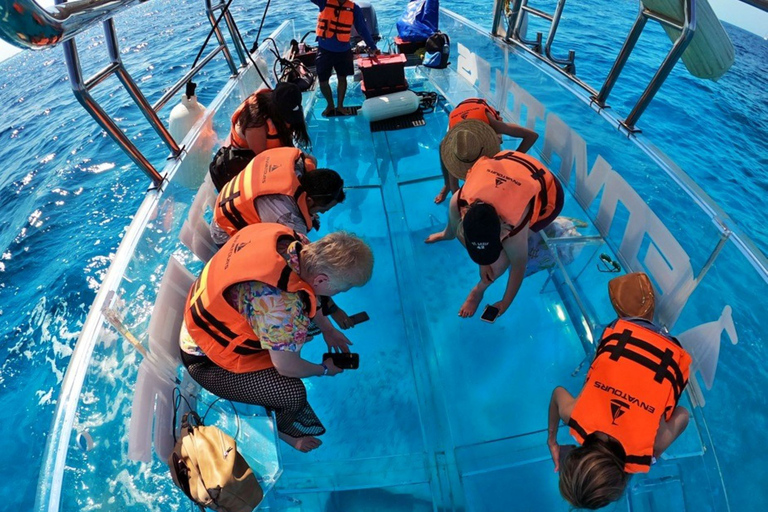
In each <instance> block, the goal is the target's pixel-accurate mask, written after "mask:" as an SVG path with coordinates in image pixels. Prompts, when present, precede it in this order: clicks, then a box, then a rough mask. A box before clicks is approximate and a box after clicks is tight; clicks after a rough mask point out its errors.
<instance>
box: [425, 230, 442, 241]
mask: <svg viewBox="0 0 768 512" xmlns="http://www.w3.org/2000/svg"><path fill="white" fill-rule="evenodd" d="M443 240H445V233H444V232H442V231H440V232H439V233H432V234H431V235H429V236H428V237H427V239H426V240H424V243H425V244H434V243H435V242H442V241H443Z"/></svg>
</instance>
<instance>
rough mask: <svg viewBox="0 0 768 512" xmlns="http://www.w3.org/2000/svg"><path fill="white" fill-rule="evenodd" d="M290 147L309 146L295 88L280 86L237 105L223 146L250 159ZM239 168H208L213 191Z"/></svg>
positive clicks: (300, 103)
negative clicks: (275, 149)
mask: <svg viewBox="0 0 768 512" xmlns="http://www.w3.org/2000/svg"><path fill="white" fill-rule="evenodd" d="M294 143H296V144H298V145H299V146H300V147H304V148H306V147H309V146H310V139H309V134H308V133H307V124H306V121H305V120H304V110H303V109H302V97H301V91H300V90H299V88H298V87H297V86H296V85H295V84H291V83H283V82H281V83H279V84H278V85H277V86H276V87H275V88H274V89H260V90H258V91H256V92H254V93H253V94H251V95H250V96H248V98H246V99H245V101H244V102H243V103H241V104H240V106H239V107H238V108H237V110H235V113H234V114H232V127H231V129H230V132H229V137H228V140H227V141H226V142H225V146H227V145H228V146H229V147H231V148H233V149H236V150H241V153H247V154H248V155H249V156H250V158H253V157H255V156H257V155H259V154H260V153H261V152H262V151H266V150H268V149H274V148H280V147H294ZM251 153H253V154H252V155H251ZM217 156H218V155H217ZM215 162H216V160H214V163H215ZM242 165H244V164H241V166H240V167H239V168H238V166H236V165H234V164H231V165H221V166H217V165H213V164H212V165H211V167H210V173H211V179H212V181H213V185H214V186H215V187H216V190H217V191H219V190H221V189H222V188H223V187H224V185H225V184H226V183H227V182H228V181H229V180H231V179H232V178H233V177H234V176H235V175H236V174H237V173H238V172H240V170H242Z"/></svg>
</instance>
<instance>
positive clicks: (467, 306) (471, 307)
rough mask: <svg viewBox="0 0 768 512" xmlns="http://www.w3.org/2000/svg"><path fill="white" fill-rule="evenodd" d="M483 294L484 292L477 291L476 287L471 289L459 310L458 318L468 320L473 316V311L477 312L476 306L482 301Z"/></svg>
mask: <svg viewBox="0 0 768 512" xmlns="http://www.w3.org/2000/svg"><path fill="white" fill-rule="evenodd" d="M484 293H485V292H483V291H480V290H478V289H477V286H475V287H474V288H472V291H471V292H469V295H467V300H465V301H464V304H463V305H462V306H461V309H460V310H459V316H460V317H462V318H469V317H471V316H472V315H474V314H475V311H477V306H479V305H480V301H481V300H483V295H484Z"/></svg>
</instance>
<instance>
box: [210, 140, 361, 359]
mask: <svg viewBox="0 0 768 512" xmlns="http://www.w3.org/2000/svg"><path fill="white" fill-rule="evenodd" d="M316 165H317V161H316V160H315V158H314V157H313V156H311V155H309V154H307V153H304V152H302V151H301V150H299V149H297V148H293V147H291V148H275V149H268V150H266V151H264V152H262V153H261V154H259V155H257V156H256V157H255V158H254V159H253V160H252V161H251V163H249V164H248V165H247V166H246V168H245V169H244V170H243V171H242V172H240V174H238V175H237V176H236V177H235V178H234V179H232V180H231V181H230V182H229V183H227V184H226V185H225V186H224V187H223V189H222V191H221V192H220V193H219V196H218V197H217V198H216V203H215V208H214V212H213V220H212V221H211V237H212V238H213V241H214V242H215V243H216V244H217V245H218V246H220V247H221V246H222V245H224V244H225V243H226V242H227V240H229V238H230V237H231V236H232V235H234V234H235V233H237V232H238V231H239V230H240V229H241V228H243V227H245V226H248V225H251V224H257V223H260V222H265V223H269V222H274V223H276V224H282V225H283V226H286V227H289V228H291V229H293V230H294V231H295V232H297V233H300V234H302V235H306V234H307V232H308V231H309V230H311V229H313V228H315V229H318V228H319V227H320V220H319V218H318V214H320V213H325V212H327V211H328V210H330V209H331V208H333V207H334V206H336V205H337V204H339V203H342V202H344V199H345V194H344V180H343V179H342V178H341V176H339V174H338V173H337V172H336V171H333V170H331V169H316V168H315V167H316ZM322 303H323V305H324V306H325V307H324V308H323V310H322V311H321V312H320V313H319V314H318V315H317V317H316V321H315V323H316V325H317V328H319V330H320V332H321V333H322V334H323V338H324V339H325V341H326V343H328V348H329V349H330V350H334V349H338V350H341V351H344V352H348V351H349V349H348V348H347V346H348V345H350V344H351V342H350V341H349V339H347V337H346V336H344V334H342V333H341V332H340V331H339V330H338V329H336V328H335V327H334V326H333V324H331V323H330V322H329V321H328V320H327V319H326V318H325V316H326V312H328V314H329V315H330V316H332V318H333V319H334V320H335V321H336V323H337V324H338V325H339V326H340V327H341V328H342V329H347V328H349V327H352V325H353V324H352V323H351V321H350V319H349V316H348V315H347V313H346V312H345V311H344V310H343V309H341V308H339V307H338V306H337V305H336V304H334V303H333V299H331V298H329V297H328V298H323V301H322Z"/></svg>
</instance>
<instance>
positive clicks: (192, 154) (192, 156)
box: [168, 94, 218, 189]
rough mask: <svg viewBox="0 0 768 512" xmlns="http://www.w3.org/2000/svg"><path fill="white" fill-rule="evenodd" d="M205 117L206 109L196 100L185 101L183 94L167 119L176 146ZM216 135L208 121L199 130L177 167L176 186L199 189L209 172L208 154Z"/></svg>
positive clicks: (186, 99)
mask: <svg viewBox="0 0 768 512" xmlns="http://www.w3.org/2000/svg"><path fill="white" fill-rule="evenodd" d="M204 115H205V107H204V106H203V105H201V104H200V103H198V101H197V96H194V95H193V96H191V97H187V95H186V94H182V96H181V103H179V104H178V105H176V106H175V107H173V110H171V115H170V117H169V119H168V131H169V132H170V134H171V136H172V137H173V139H174V140H175V141H176V143H177V144H179V146H181V144H182V141H183V140H184V137H186V136H187V134H188V133H189V131H190V130H191V129H192V127H194V126H195V124H196V123H197V122H198V121H199V120H200V118H202V117H203V116H204ZM217 139H218V137H217V135H216V132H215V131H214V130H213V126H212V125H211V122H210V120H209V121H208V122H206V123H205V125H204V126H203V127H202V128H201V130H200V133H199V134H198V136H197V138H196V139H195V140H194V141H189V142H188V144H189V145H188V147H186V148H185V149H186V152H187V154H186V155H184V160H183V161H182V163H181V164H180V165H179V168H178V170H177V171H176V174H175V176H174V177H173V181H174V183H178V184H180V185H182V186H184V187H187V188H190V189H196V188H197V187H199V186H200V184H201V183H202V181H203V178H205V175H206V173H207V172H208V164H210V163H211V152H212V151H213V148H214V146H216V143H217Z"/></svg>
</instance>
